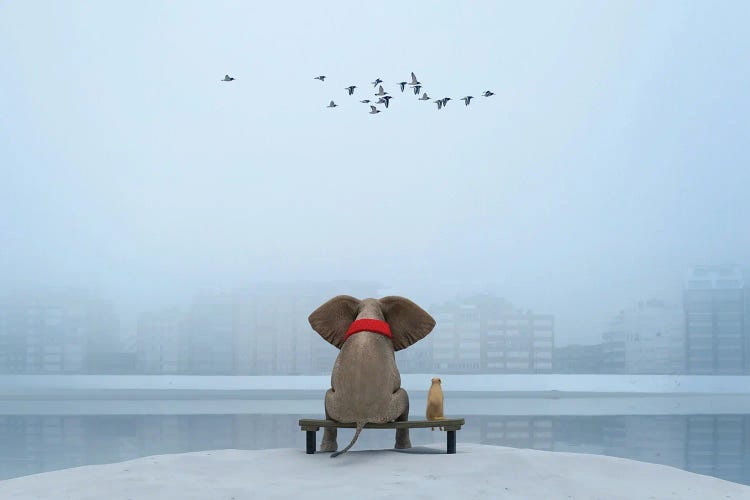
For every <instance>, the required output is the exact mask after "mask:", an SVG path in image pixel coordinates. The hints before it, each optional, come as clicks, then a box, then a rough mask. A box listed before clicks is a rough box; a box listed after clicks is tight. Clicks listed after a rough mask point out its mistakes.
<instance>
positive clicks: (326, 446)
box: [320, 412, 339, 451]
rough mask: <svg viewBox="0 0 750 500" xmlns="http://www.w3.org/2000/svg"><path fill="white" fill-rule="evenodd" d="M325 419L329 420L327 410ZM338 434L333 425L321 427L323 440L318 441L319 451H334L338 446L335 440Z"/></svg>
mask: <svg viewBox="0 0 750 500" xmlns="http://www.w3.org/2000/svg"><path fill="white" fill-rule="evenodd" d="M326 419H328V420H330V417H329V416H328V412H326ZM337 436H338V430H337V429H336V428H335V427H326V428H324V429H323V440H322V441H321V442H320V451H336V450H337V449H338V448H339V444H338V443H337V442H336V438H337Z"/></svg>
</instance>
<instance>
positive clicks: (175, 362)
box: [136, 308, 189, 374]
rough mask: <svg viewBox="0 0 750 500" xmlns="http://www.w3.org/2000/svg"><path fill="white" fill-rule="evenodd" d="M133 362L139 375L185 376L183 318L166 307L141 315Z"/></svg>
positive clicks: (186, 347)
mask: <svg viewBox="0 0 750 500" xmlns="http://www.w3.org/2000/svg"><path fill="white" fill-rule="evenodd" d="M136 342H137V347H136V359H137V367H138V372H139V373H162V374H166V373H171V374H177V373H187V371H188V367H189V364H188V351H189V349H188V345H187V332H186V315H185V313H184V312H182V311H181V310H179V309H176V308H170V309H163V310H161V311H154V312H147V313H144V314H141V316H140V317H139V319H138V333H137V341H136Z"/></svg>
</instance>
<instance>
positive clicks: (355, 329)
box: [344, 318, 393, 342]
mask: <svg viewBox="0 0 750 500" xmlns="http://www.w3.org/2000/svg"><path fill="white" fill-rule="evenodd" d="M359 332H374V333H379V334H381V335H385V336H386V337H388V338H390V339H392V338H393V335H391V327H390V326H388V323H386V322H385V321H380V320H379V319H370V318H365V319H358V320H355V321H354V323H352V324H351V326H350V327H349V329H348V330H347V331H346V335H344V342H346V339H348V338H349V336H350V335H354V334H355V333H359Z"/></svg>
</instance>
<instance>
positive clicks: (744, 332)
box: [683, 265, 750, 374]
mask: <svg viewBox="0 0 750 500" xmlns="http://www.w3.org/2000/svg"><path fill="white" fill-rule="evenodd" d="M683 301H684V310H685V353H686V367H687V372H688V373H694V374H731V373H735V374H736V373H743V372H744V373H746V372H748V371H750V338H749V335H748V325H747V323H748V318H747V298H746V288H745V282H744V279H743V276H742V272H741V270H740V268H738V267H736V266H729V265H714V266H708V265H706V266H695V267H693V268H692V269H691V270H690V271H689V273H688V276H687V278H686V279H685V285H684V289H683Z"/></svg>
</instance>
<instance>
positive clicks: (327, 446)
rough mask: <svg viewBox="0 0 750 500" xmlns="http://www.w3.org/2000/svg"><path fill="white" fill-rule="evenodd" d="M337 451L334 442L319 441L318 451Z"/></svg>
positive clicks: (337, 447) (336, 445) (337, 446)
mask: <svg viewBox="0 0 750 500" xmlns="http://www.w3.org/2000/svg"><path fill="white" fill-rule="evenodd" d="M338 449H339V445H338V443H337V442H336V441H321V443H320V451H336V450H338Z"/></svg>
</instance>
